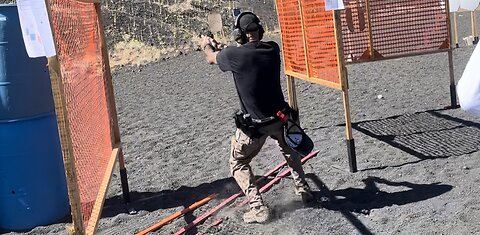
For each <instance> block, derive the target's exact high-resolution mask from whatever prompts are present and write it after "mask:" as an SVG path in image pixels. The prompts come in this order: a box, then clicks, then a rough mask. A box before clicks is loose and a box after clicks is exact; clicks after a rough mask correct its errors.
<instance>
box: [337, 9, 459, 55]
mask: <svg viewBox="0 0 480 235" xmlns="http://www.w3.org/2000/svg"><path fill="white" fill-rule="evenodd" d="M344 3H345V10H344V11H342V37H343V44H344V54H345V60H346V61H347V62H359V61H368V60H371V59H380V58H388V57H399V56H405V55H409V54H411V55H413V54H422V53H427V52H436V51H443V49H448V48H449V46H450V40H449V36H448V35H449V32H448V31H449V29H448V27H449V25H448V21H447V9H446V2H445V0H422V1H418V0H395V1H391V0H389V1H385V0H345V1H344ZM369 24H370V25H371V38H370V34H369V31H370V30H369V29H370V27H369ZM370 41H371V46H372V48H373V51H372V52H370Z"/></svg>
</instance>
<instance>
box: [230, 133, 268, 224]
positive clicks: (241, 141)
mask: <svg viewBox="0 0 480 235" xmlns="http://www.w3.org/2000/svg"><path fill="white" fill-rule="evenodd" d="M265 139H266V136H262V137H260V138H250V137H249V136H247V135H246V134H245V133H243V132H242V131H241V130H240V129H237V130H236V133H235V136H233V137H232V147H231V154H230V171H231V173H232V175H233V178H235V181H236V182H237V184H238V186H240V188H241V189H242V191H243V192H244V193H245V196H246V197H247V198H248V200H249V203H250V208H251V211H250V212H247V213H246V214H245V215H244V220H245V222H248V223H251V222H259V223H261V222H265V221H266V220H267V219H268V209H267V208H266V207H265V205H264V203H263V200H262V196H261V195H260V193H259V191H258V188H257V185H256V184H255V176H254V174H253V172H252V168H251V167H250V162H251V161H252V159H253V157H255V156H256V155H257V154H258V152H259V151H260V149H261V148H262V146H263V144H264V143H265Z"/></svg>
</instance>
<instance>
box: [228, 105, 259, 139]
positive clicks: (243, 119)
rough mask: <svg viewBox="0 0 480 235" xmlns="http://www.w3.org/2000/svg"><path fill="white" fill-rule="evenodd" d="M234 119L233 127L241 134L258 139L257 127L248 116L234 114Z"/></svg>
mask: <svg viewBox="0 0 480 235" xmlns="http://www.w3.org/2000/svg"><path fill="white" fill-rule="evenodd" d="M233 118H234V119H235V126H236V127H237V128H238V129H240V130H242V131H243V133H245V134H246V135H248V136H249V137H252V138H253V137H258V136H259V135H260V133H259V132H258V128H257V126H255V123H254V122H253V121H252V117H251V116H250V114H244V113H243V112H242V111H237V112H235V115H234V116H233Z"/></svg>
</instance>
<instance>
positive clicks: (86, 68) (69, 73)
mask: <svg viewBox="0 0 480 235" xmlns="http://www.w3.org/2000/svg"><path fill="white" fill-rule="evenodd" d="M50 9H51V21H52V26H53V27H52V30H53V31H54V33H55V41H56V44H57V49H58V50H57V54H58V58H59V62H60V69H61V72H62V83H63V86H64V91H63V92H64V95H65V101H66V108H67V112H68V121H69V122H70V126H69V127H70V132H71V133H70V135H71V138H72V145H73V156H74V161H75V167H76V173H77V180H78V186H79V191H80V192H79V193H80V203H81V209H82V217H83V223H84V225H85V226H86V225H87V223H88V221H89V219H90V216H91V213H92V209H93V205H94V202H95V200H96V198H97V194H98V192H99V189H100V184H101V182H102V180H103V178H104V175H105V173H106V169H107V165H108V162H109V159H110V157H111V154H112V143H111V132H110V120H109V113H108V107H107V98H106V94H105V84H104V83H105V78H104V73H103V70H102V51H101V47H100V45H101V37H100V33H99V32H101V31H99V30H101V29H99V25H98V18H97V17H98V16H97V12H96V9H95V6H94V4H90V3H80V2H78V1H67V0H51V1H50Z"/></svg>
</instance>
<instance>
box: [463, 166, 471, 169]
mask: <svg viewBox="0 0 480 235" xmlns="http://www.w3.org/2000/svg"><path fill="white" fill-rule="evenodd" d="M462 169H464V170H470V167H468V166H463V167H462Z"/></svg>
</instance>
